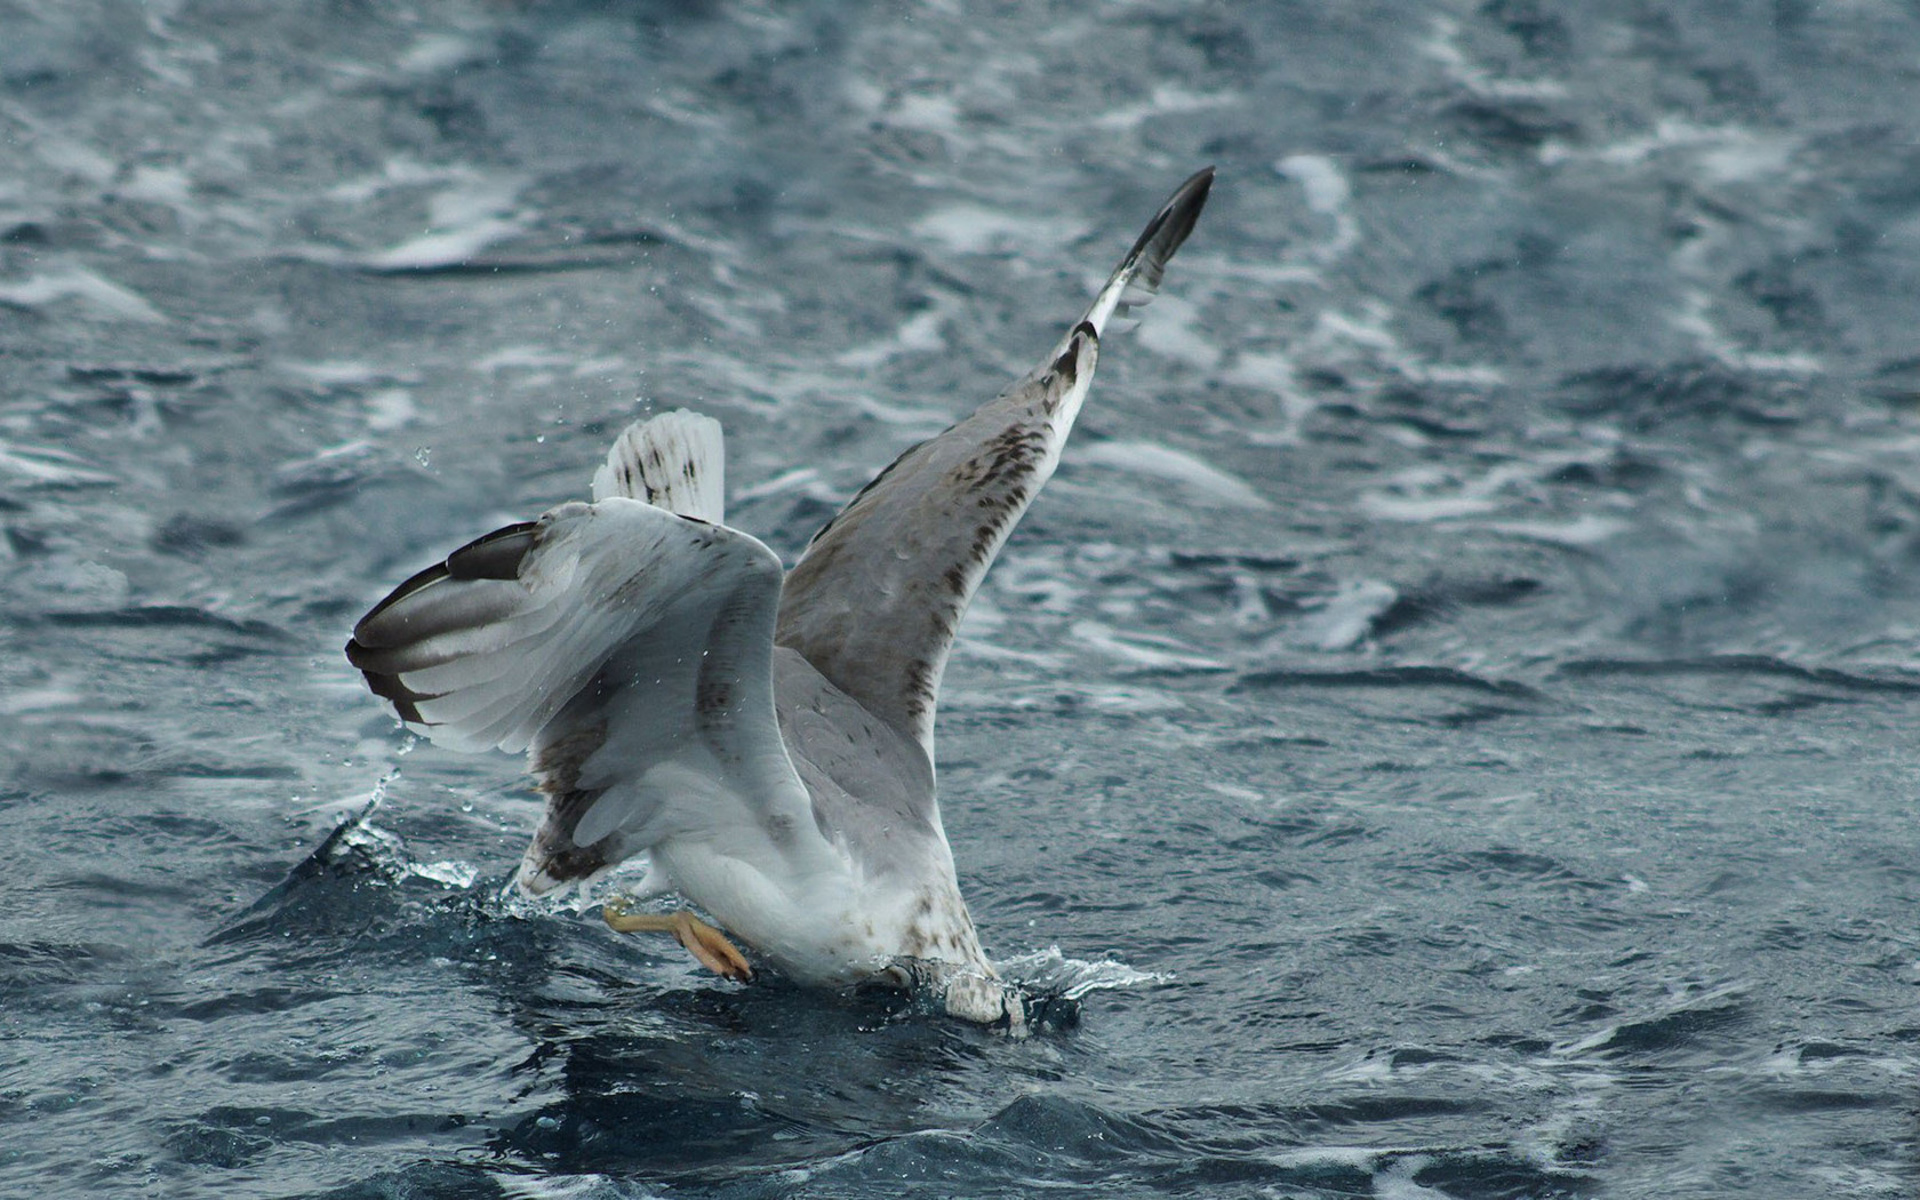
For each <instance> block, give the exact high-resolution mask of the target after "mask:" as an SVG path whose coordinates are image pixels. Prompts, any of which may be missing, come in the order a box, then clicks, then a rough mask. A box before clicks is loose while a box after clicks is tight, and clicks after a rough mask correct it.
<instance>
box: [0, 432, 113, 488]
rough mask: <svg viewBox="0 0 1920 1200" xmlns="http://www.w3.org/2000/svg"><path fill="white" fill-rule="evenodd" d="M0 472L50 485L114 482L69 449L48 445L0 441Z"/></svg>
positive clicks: (87, 484) (103, 472) (74, 485)
mask: <svg viewBox="0 0 1920 1200" xmlns="http://www.w3.org/2000/svg"><path fill="white" fill-rule="evenodd" d="M0 471H4V472H7V473H9V474H12V475H17V476H19V477H21V478H23V479H25V480H27V481H28V482H30V483H38V484H45V485H48V486H51V487H87V486H96V485H100V484H109V483H115V482H118V481H117V479H116V478H115V477H114V476H113V475H111V474H109V473H108V472H106V471H103V470H101V469H99V468H98V467H96V466H94V465H93V464H92V463H90V462H88V461H87V460H86V459H84V458H81V457H80V456H79V455H77V454H73V453H71V452H70V451H66V450H60V449H57V448H55V447H52V446H16V445H12V444H10V443H8V442H5V441H0Z"/></svg>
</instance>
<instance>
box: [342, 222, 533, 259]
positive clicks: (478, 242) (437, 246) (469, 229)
mask: <svg viewBox="0 0 1920 1200" xmlns="http://www.w3.org/2000/svg"><path fill="white" fill-rule="evenodd" d="M521 227H522V226H521V222H519V221H517V220H513V219H511V218H507V217H488V218H485V219H483V220H479V221H474V222H472V223H471V224H468V225H464V226H462V227H460V228H458V229H444V230H439V231H437V232H429V233H423V234H421V235H420V236H419V237H416V238H411V239H409V240H407V241H404V242H401V243H400V244H399V245H397V246H393V247H390V248H389V249H386V250H382V251H379V252H377V253H374V254H369V255H366V256H365V257H364V258H362V259H361V260H360V261H361V263H362V265H364V266H368V267H372V268H373V269H374V270H376V271H421V270H427V269H429V268H433V267H450V266H457V265H458V264H460V263H464V262H470V261H471V260H472V259H473V258H474V257H475V256H477V255H478V254H479V253H480V252H481V251H483V250H485V249H486V248H487V247H489V246H492V245H495V244H496V243H499V242H502V241H505V240H506V239H507V238H510V237H512V236H513V235H514V234H516V233H519V232H520V230H521Z"/></svg>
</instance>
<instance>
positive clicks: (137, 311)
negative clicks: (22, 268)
mask: <svg viewBox="0 0 1920 1200" xmlns="http://www.w3.org/2000/svg"><path fill="white" fill-rule="evenodd" d="M66 299H75V300H80V301H83V302H85V303H86V304H87V305H89V306H90V307H92V308H94V309H96V310H98V311H99V312H102V313H104V314H106V315H107V316H111V317H120V318H122V319H124V320H128V321H145V322H148V323H149V324H159V323H161V322H164V321H165V320H166V319H167V318H166V317H165V316H164V315H163V314H162V313H161V312H160V310H159V309H157V308H155V307H154V306H153V305H151V304H149V303H147V301H146V300H145V299H144V298H143V297H141V296H140V295H139V294H138V293H136V292H134V291H131V290H129V289H127V288H124V287H122V286H120V285H119V284H117V283H114V282H112V281H110V280H107V279H103V278H102V277H100V276H99V275H96V274H94V273H93V272H92V271H88V270H86V269H84V268H81V267H68V268H67V269H65V270H63V271H53V272H44V273H41V274H38V275H33V276H30V277H29V278H26V279H23V280H21V281H20V282H18V283H0V304H13V305H18V306H19V307H21V308H44V307H45V306H47V305H49V304H52V303H54V302H55V301H58V300H66Z"/></svg>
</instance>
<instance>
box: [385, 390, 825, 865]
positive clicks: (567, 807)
mask: <svg viewBox="0 0 1920 1200" xmlns="http://www.w3.org/2000/svg"><path fill="white" fill-rule="evenodd" d="M681 416H682V414H668V417H674V418H676V420H677V419H679V418H680V417H681ZM656 421H662V422H664V421H667V418H665V417H663V418H656ZM669 424H670V425H671V428H670V429H669V432H671V433H673V434H674V435H676V436H678V435H680V434H684V433H685V432H686V430H687V428H689V427H687V426H686V425H685V422H684V421H682V422H681V423H680V424H677V425H673V424H671V423H669ZM662 428H668V426H663V427H662ZM641 432H642V434H644V433H645V428H644V427H641ZM710 432H711V433H712V435H713V436H714V437H715V438H716V439H717V436H718V435H717V426H716V427H715V428H714V429H713V430H712V431H710ZM704 436H705V434H702V433H700V432H699V431H697V430H696V431H695V435H694V438H693V440H694V442H696V443H697V442H699V441H701V439H702V438H703V437H704ZM650 444H651V439H649V438H648V437H646V436H639V437H636V436H635V435H634V432H633V431H629V433H628V435H625V436H623V438H622V439H621V441H620V443H618V444H617V445H616V447H615V451H614V455H613V457H612V460H611V462H610V467H609V470H611V471H613V472H614V473H615V479H614V480H613V481H609V482H607V483H606V484H605V486H604V487H602V486H596V493H597V494H601V495H602V497H603V498H601V499H599V500H597V501H596V502H594V503H592V504H581V503H573V504H563V505H561V506H560V507H558V508H555V509H553V510H552V511H550V512H548V513H547V514H546V515H545V516H543V517H541V518H540V519H539V520H538V521H533V522H528V523H526V524H520V525H510V526H508V527H507V528H505V529H501V530H497V531H496V532H494V533H490V534H488V535H487V536H485V537H483V538H480V539H479V540H477V541H475V542H472V543H470V544H468V545H466V546H464V547H462V548H460V549H459V550H456V551H454V552H453V553H452V554H451V555H449V556H448V557H447V559H446V561H445V562H444V563H441V564H439V565H437V566H434V567H430V568H428V569H427V570H425V571H422V572H421V573H419V574H418V575H415V576H414V577H413V578H412V579H409V580H407V581H406V582H405V583H403V584H401V585H400V586H399V587H398V588H397V589H395V590H394V592H393V593H392V594H391V595H389V596H388V597H387V598H386V599H385V600H382V601H381V602H380V603H379V604H378V605H376V606H375V607H374V609H373V610H372V611H371V612H369V613H368V614H367V615H366V616H365V617H364V618H362V619H361V621H360V623H359V624H358V625H356V626H355V627H354V633H353V640H352V641H350V642H349V643H348V644H347V657H348V659H349V660H350V661H351V662H352V663H353V665H354V666H356V667H358V668H360V670H361V671H362V672H363V673H364V674H365V676H366V680H367V684H368V686H369V687H370V688H372V689H373V691H374V692H375V693H376V694H378V695H380V696H382V697H384V698H386V699H387V700H388V701H389V702H390V703H391V704H392V705H393V708H394V711H395V712H396V713H397V714H398V715H399V717H400V719H401V720H402V721H404V722H406V723H407V725H408V726H409V727H411V728H413V729H415V730H417V731H419V732H420V733H422V734H424V735H425V736H427V737H429V738H431V739H432V740H434V741H435V742H437V743H439V744H441V745H445V746H449V747H452V748H455V749H461V750H483V749H488V748H494V747H497V748H499V749H502V750H507V751H520V750H526V751H528V753H529V758H530V763H531V768H532V771H533V773H534V775H535V777H536V778H537V780H538V782H539V786H540V788H541V790H542V791H544V792H545V793H546V794H547V797H548V810H547V818H546V822H545V824H544V825H543V827H542V828H541V830H540V832H539V833H538V834H537V835H536V836H535V839H534V842H533V845H532V847H531V848H530V849H529V850H528V852H527V858H526V861H525V862H524V863H523V864H522V866H521V873H520V879H521V883H522V884H523V886H526V887H527V888H529V889H530V890H532V891H536V892H539V891H545V890H547V889H549V888H551V887H553V886H555V885H557V884H560V883H565V882H569V881H572V880H577V879H582V878H585V877H587V876H590V875H592V874H594V873H595V872H597V871H599V870H600V869H602V868H604V867H606V866H608V865H611V864H613V863H616V862H618V861H620V860H621V859H623V858H625V857H627V856H628V855H631V854H634V853H637V852H639V851H641V850H644V849H647V848H648V847H650V846H652V845H653V844H654V843H656V842H658V841H660V840H662V839H663V838H667V837H672V836H677V835H685V834H688V833H694V834H698V835H700V836H702V837H706V838H709V839H712V840H713V841H715V842H716V843H718V844H719V845H721V846H722V847H724V846H725V845H726V843H727V840H728V839H729V838H730V837H735V836H738V837H739V838H741V839H743V840H752V841H754V842H755V843H756V844H757V843H758V842H760V841H763V840H764V838H765V835H766V830H767V829H768V828H769V827H775V828H778V829H781V830H787V831H799V832H801V833H805V834H811V833H813V832H814V824H813V818H812V812H811V809H810V806H809V803H808V797H807V793H806V789H805V787H804V786H803V785H802V784H801V782H800V780H799V778H798V776H797V775H796V774H795V772H794V769H793V766H792V764H791V763H790V762H789V760H788V758H787V753H786V749H785V746H784V744H783V743H782V741H781V737H780V731H779V727H778V725H777V723H776V721H775V716H774V704H773V682H772V651H773V623H774V613H775V607H776V605H777V603H778V599H779V595H780V581H781V564H780V559H779V556H778V555H776V554H774V553H773V551H771V550H769V549H768V548H767V547H766V546H764V545H762V544H761V543H760V542H758V541H756V540H754V539H753V538H751V537H749V536H747V535H746V534H744V533H741V532H739V531H737V530H733V529H729V528H726V527H725V526H722V525H718V524H710V523H708V522H706V521H702V520H698V519H689V518H688V517H684V516H681V515H678V514H676V513H673V512H669V511H667V510H666V509H664V508H661V507H657V506H655V505H653V504H649V503H645V502H644V501H641V500H637V499H631V498H628V497H627V496H623V495H608V494H606V493H608V492H617V491H622V490H625V491H633V490H638V491H641V493H642V494H646V489H647V485H646V484H644V483H641V482H638V481H639V480H640V479H641V475H642V472H641V471H640V469H639V467H640V466H642V465H645V464H646V463H647V462H648V454H647V450H648V447H649V445H650ZM717 452H718V451H717V447H715V453H717ZM674 453H680V454H693V455H694V457H696V458H697V457H698V455H697V454H695V452H694V451H693V450H687V449H685V448H683V449H682V450H680V451H675V452H674ZM669 457H671V455H669ZM689 461H692V460H691V459H689ZM622 462H628V463H631V464H633V465H634V468H635V469H634V470H633V471H631V472H630V473H628V474H627V475H625V476H622V475H621V474H620V472H621V463H622ZM671 465H672V470H671V471H669V472H668V474H670V475H672V476H673V477H674V478H676V479H680V480H681V482H682V486H681V489H680V494H681V496H682V497H683V498H685V499H686V501H687V505H688V507H700V508H702V509H703V510H704V511H711V512H715V513H716V515H717V511H718V505H717V500H713V499H712V497H706V496H704V495H703V490H702V489H700V488H691V489H690V488H689V487H688V486H686V485H687V483H688V480H687V477H686V476H685V475H684V472H681V471H680V467H681V466H682V465H684V464H680V463H678V462H677V461H676V462H674V463H673V464H671ZM603 474H605V472H603ZM621 478H628V479H631V480H633V481H636V482H634V483H633V484H632V485H631V487H629V486H627V485H626V484H623V483H621V482H618V480H619V479H621ZM657 482H658V480H656V483H657ZM710 501H711V503H709V502H710ZM789 841H791V839H789ZM743 849H744V848H743ZM748 852H757V851H748Z"/></svg>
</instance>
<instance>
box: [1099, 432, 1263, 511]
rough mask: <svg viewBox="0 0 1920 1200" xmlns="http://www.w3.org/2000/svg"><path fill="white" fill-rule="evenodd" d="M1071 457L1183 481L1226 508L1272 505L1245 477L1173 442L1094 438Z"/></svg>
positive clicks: (1182, 484)
mask: <svg viewBox="0 0 1920 1200" xmlns="http://www.w3.org/2000/svg"><path fill="white" fill-rule="evenodd" d="M1072 459H1073V460H1074V461H1077V462H1079V463H1082V464H1087V465H1091V466H1099V467H1110V468H1112V469H1113V470H1116V471H1125V472H1127V473H1129V474H1133V475H1146V476H1149V477H1151V478H1154V479H1164V480H1167V481H1169V482H1172V483H1176V484H1178V485H1180V487H1181V488H1183V489H1184V490H1186V491H1187V492H1188V493H1190V494H1191V495H1192V496H1193V497H1194V498H1195V499H1198V500H1202V501H1206V502H1208V503H1211V504H1216V505H1220V506H1222V507H1225V508H1250V509H1265V508H1271V507H1273V506H1272V505H1271V504H1269V503H1268V502H1267V500H1266V498H1265V497H1263V496H1262V495H1260V493H1259V492H1256V491H1254V490H1253V488H1251V487H1249V486H1248V485H1247V484H1246V483H1245V482H1243V481H1242V480H1239V479H1236V478H1234V477H1233V476H1232V475H1229V474H1227V473H1226V472H1225V471H1222V470H1219V469H1218V468H1215V467H1211V466H1208V465H1207V464H1206V463H1204V462H1201V461H1200V460H1199V459H1198V458H1195V457H1194V456H1193V455H1191V454H1187V453H1185V452H1184V451H1180V450H1175V449H1173V448H1172V447H1170V446H1162V445H1158V444H1156V443H1153V442H1128V441H1113V442H1094V443H1091V444H1090V445H1088V446H1086V447H1084V448H1082V449H1079V450H1076V451H1074V453H1073V455H1072Z"/></svg>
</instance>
